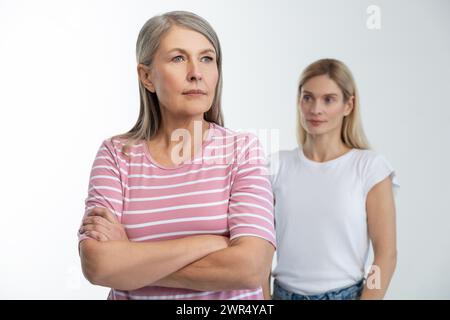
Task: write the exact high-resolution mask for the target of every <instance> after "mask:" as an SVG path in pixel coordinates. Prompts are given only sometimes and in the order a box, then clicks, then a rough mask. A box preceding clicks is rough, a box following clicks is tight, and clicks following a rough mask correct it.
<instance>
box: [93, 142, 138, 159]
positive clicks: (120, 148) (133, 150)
mask: <svg viewBox="0 0 450 320" xmlns="http://www.w3.org/2000/svg"><path fill="white" fill-rule="evenodd" d="M100 151H105V152H107V153H108V154H110V155H111V156H113V157H114V158H120V160H122V161H127V162H128V161H129V160H130V158H131V157H136V156H144V154H145V153H144V147H143V143H142V141H132V140H130V139H128V138H126V137H123V136H111V137H108V138H105V139H103V141H102V143H101V146H100Z"/></svg>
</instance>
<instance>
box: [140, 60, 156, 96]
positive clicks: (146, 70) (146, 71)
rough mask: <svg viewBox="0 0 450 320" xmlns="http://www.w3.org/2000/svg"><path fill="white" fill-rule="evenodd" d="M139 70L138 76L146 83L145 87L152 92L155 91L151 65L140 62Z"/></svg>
mask: <svg viewBox="0 0 450 320" xmlns="http://www.w3.org/2000/svg"><path fill="white" fill-rule="evenodd" d="M137 71H138V76H139V80H140V81H141V82H142V84H143V85H144V87H145V88H146V89H147V90H148V91H150V92H153V93H154V92H155V86H154V85H153V82H152V80H151V76H150V74H151V72H150V67H148V66H146V65H144V64H141V63H140V64H138V66H137Z"/></svg>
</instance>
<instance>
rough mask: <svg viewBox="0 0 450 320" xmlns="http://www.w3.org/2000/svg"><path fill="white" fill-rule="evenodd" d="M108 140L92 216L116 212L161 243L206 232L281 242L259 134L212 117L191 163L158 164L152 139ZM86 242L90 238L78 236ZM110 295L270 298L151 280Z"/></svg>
mask: <svg viewBox="0 0 450 320" xmlns="http://www.w3.org/2000/svg"><path fill="white" fill-rule="evenodd" d="M124 143H125V140H123V139H117V138H116V139H107V140H105V141H104V142H103V144H102V145H101V147H100V149H99V151H98V153H97V156H96V158H95V160H94V163H93V166H92V171H91V176H90V182H89V191H88V197H87V199H86V211H85V216H86V214H87V213H88V211H89V210H90V209H92V208H93V207H104V208H107V209H109V210H110V211H111V212H113V213H115V214H116V216H117V218H118V219H119V221H120V222H121V223H122V225H124V227H125V230H126V232H127V235H128V238H129V240H130V241H146V242H150V241H161V240H170V239H177V238H183V237H188V236H192V235H199V234H215V235H223V236H229V237H230V239H231V240H232V239H235V238H237V237H241V236H256V237H260V238H263V239H265V240H267V241H269V242H270V243H271V244H272V245H273V246H275V245H276V244H275V230H274V219H273V196H272V189H271V184H270V181H269V180H268V169H267V167H266V160H265V157H264V151H263V150H262V147H261V145H260V143H259V141H258V138H257V137H256V136H255V135H254V134H249V133H238V132H233V131H231V130H228V129H225V128H223V127H221V126H219V125H217V124H214V123H210V130H209V132H208V136H207V138H206V139H205V140H204V142H203V146H202V147H203V149H202V152H199V153H198V154H197V155H196V156H195V157H194V160H193V161H191V163H184V164H181V165H180V166H177V167H173V168H166V167H163V166H161V165H159V164H157V163H156V162H155V161H154V160H152V157H151V155H150V151H149V150H148V145H147V144H146V143H145V142H144V141H141V143H139V144H135V145H133V146H132V147H131V148H130V149H129V151H128V154H129V156H126V155H124V154H123V153H122V152H121V148H122V146H123V145H124ZM78 239H79V241H82V240H84V239H88V237H87V236H85V235H80V234H78ZM108 299H221V300H224V299H263V294H262V289H261V288H258V289H256V290H230V291H208V292H202V291H195V290H189V289H181V288H180V289H179V288H165V287H157V286H147V287H144V288H140V289H138V290H133V291H123V290H116V289H111V291H110V293H109V296H108Z"/></svg>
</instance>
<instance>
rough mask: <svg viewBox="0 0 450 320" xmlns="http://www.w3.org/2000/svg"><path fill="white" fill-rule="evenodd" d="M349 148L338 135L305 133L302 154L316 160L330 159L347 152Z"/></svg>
mask: <svg viewBox="0 0 450 320" xmlns="http://www.w3.org/2000/svg"><path fill="white" fill-rule="evenodd" d="M349 150H351V148H349V147H348V146H346V145H345V144H344V143H343V142H342V140H341V139H340V137H339V136H329V135H326V134H324V135H316V136H312V135H307V137H306V141H305V143H304V145H303V154H304V155H305V156H306V157H307V158H308V159H311V160H313V161H316V162H325V161H330V160H333V159H336V158H339V157H340V156H342V155H344V154H345V153H347V152H348V151H349Z"/></svg>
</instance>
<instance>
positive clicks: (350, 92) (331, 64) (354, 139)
mask: <svg viewBox="0 0 450 320" xmlns="http://www.w3.org/2000/svg"><path fill="white" fill-rule="evenodd" d="M321 75H327V76H328V77H330V79H331V80H333V81H334V82H335V83H336V84H337V85H338V87H339V88H340V89H341V91H342V94H343V96H344V102H348V100H349V99H350V98H351V97H354V103H353V110H352V111H351V113H350V114H349V115H347V116H345V117H344V119H343V122H342V128H341V139H342V142H343V143H344V144H345V145H346V146H347V147H349V148H356V149H369V148H370V146H369V142H368V141H367V138H366V135H365V134H364V130H363V127H362V122H361V119H360V104H359V94H358V90H357V88H356V83H355V80H354V79H353V75H352V73H351V72H350V69H349V68H348V67H347V66H346V65H345V64H344V63H342V62H341V61H339V60H335V59H321V60H318V61H315V62H313V63H312V64H310V65H309V66H308V67H306V69H305V70H304V71H303V72H302V75H301V77H300V81H299V84H298V93H297V106H298V104H299V103H300V99H301V90H302V87H303V85H304V84H305V83H306V82H307V81H308V80H309V79H311V78H313V77H316V76H321ZM305 141H306V131H305V129H304V128H303V126H302V115H301V112H300V111H299V108H297V142H298V144H299V145H300V146H303V145H304V143H305Z"/></svg>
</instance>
